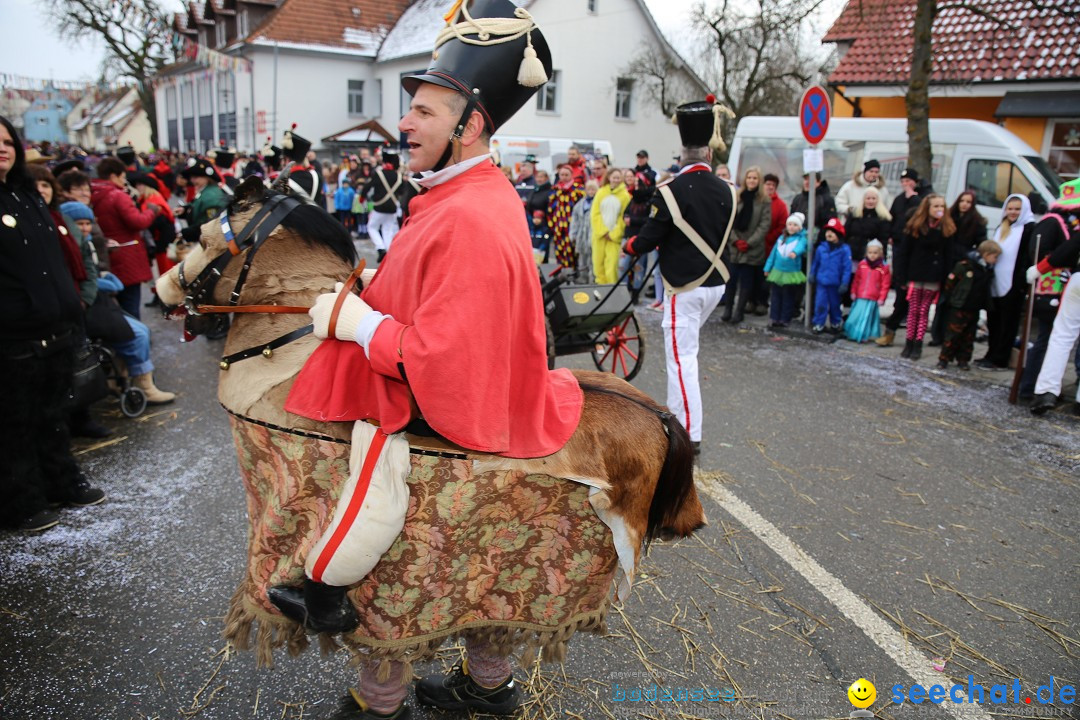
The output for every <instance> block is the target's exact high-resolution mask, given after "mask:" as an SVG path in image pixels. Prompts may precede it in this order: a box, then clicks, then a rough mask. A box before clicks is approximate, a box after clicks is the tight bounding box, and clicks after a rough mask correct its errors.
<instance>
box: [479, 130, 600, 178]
mask: <svg viewBox="0 0 1080 720" xmlns="http://www.w3.org/2000/svg"><path fill="white" fill-rule="evenodd" d="M571 145H577V148H578V150H580V151H581V154H582V156H583V157H584V158H585V160H586V162H591V161H592V160H593V158H596V157H608V158H610V157H612V156H613V155H614V152H613V151H612V149H611V143H610V142H609V141H607V140H571V139H569V138H529V137H519V136H513V135H493V136H492V138H491V149H492V151H495V152H498V153H499V159H500V162H501V164H502V166H503V167H511V168H513V169H514V176H515V177H516V176H517V174H518V173H519V172H520V170H521V163H523V162H525V158H526V157H528V156H529V155H532V156H534V157H535V158H536V167H537V169H538V170H546V171H547V172H548V173H550V174H552V175H553V174H554V172H555V168H556V167H558V166H559V165H561V164H562V163H564V162H566V157H567V152H568V151H569V150H570V146H571Z"/></svg>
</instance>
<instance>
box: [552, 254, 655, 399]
mask: <svg viewBox="0 0 1080 720" xmlns="http://www.w3.org/2000/svg"><path fill="white" fill-rule="evenodd" d="M631 270H632V267H631V268H627V271H626V272H625V273H623V275H622V277H620V278H619V281H618V282H616V283H615V284H614V285H578V284H574V282H573V281H574V279H575V277H574V273H572V272H569V271H566V270H563V269H561V268H560V267H559V266H558V265H546V264H545V265H541V266H540V273H541V276H542V282H543V284H542V288H543V295H544V313H545V315H547V321H548V332H549V335H548V362H549V364H551V365H552V366H554V362H555V358H556V357H561V356H564V355H576V354H579V353H590V354H591V355H592V359H593V362H594V363H596V367H597V369H599V370H602V371H605V372H611V373H615V374H616V375H619V376H620V377H622V378H623V379H624V380H627V381H629V380H632V379H633V378H634V376H635V375H637V374H638V371H640V370H641V363H642V362H643V361H644V359H645V336H644V335H642V333H641V325H640V324H639V323H638V319H637V316H636V315H635V314H634V305H635V303H636V302H637V299H638V294H639V293H640V289H631V288H630V287H628V285H627V283H626V278H627V275H628V274H629V273H630V271H631ZM651 275H652V268H649V269H648V270H647V272H646V273H645V278H646V282H645V283H643V284H642V287H645V285H646V284H647V283H648V282H651Z"/></svg>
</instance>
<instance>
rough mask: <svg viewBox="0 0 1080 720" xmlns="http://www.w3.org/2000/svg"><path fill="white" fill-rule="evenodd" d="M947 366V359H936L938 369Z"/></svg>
mask: <svg viewBox="0 0 1080 720" xmlns="http://www.w3.org/2000/svg"><path fill="white" fill-rule="evenodd" d="M947 367H949V361H948V360H938V361H937V369H938V370H944V369H945V368H947ZM957 367H959V363H957Z"/></svg>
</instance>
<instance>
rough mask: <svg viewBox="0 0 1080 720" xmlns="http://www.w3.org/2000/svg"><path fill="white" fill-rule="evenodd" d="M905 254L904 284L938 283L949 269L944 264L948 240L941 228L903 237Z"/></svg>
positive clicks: (947, 250)
mask: <svg viewBox="0 0 1080 720" xmlns="http://www.w3.org/2000/svg"><path fill="white" fill-rule="evenodd" d="M903 242H904V246H905V248H906V252H905V253H904V257H905V266H904V268H903V274H904V277H905V282H927V283H939V282H941V281H942V280H944V279H945V274H946V273H947V272H948V271H949V267H948V266H947V265H946V264H945V262H946V258H947V255H948V252H949V239H948V238H946V237H945V235H944V234H943V233H942V232H941V228H940V227H938V228H929V229H928V230H927V231H926V232H925V233H923V234H921V235H905V236H904V241H903Z"/></svg>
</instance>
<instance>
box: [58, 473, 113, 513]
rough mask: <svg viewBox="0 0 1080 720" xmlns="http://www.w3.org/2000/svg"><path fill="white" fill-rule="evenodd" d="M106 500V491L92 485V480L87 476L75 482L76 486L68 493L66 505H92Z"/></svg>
mask: <svg viewBox="0 0 1080 720" xmlns="http://www.w3.org/2000/svg"><path fill="white" fill-rule="evenodd" d="M103 502H105V491H104V490H102V489H100V488H96V487H90V482H89V481H88V480H86V479H85V478H83V479H81V480H79V481H78V482H77V483H75V488H74V489H73V490H72V491H71V492H70V493H69V494H68V497H67V500H66V501H65V503H64V504H65V505H73V506H75V507H90V506H91V505H100V504H101V503H103Z"/></svg>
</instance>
